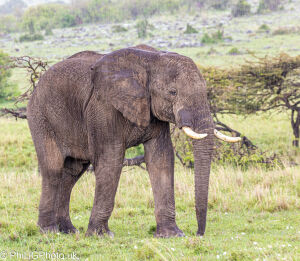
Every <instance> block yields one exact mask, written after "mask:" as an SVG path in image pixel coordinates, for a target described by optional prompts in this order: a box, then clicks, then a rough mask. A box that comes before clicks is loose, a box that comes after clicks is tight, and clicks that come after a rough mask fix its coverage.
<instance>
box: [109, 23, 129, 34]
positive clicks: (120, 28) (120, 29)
mask: <svg viewBox="0 0 300 261" xmlns="http://www.w3.org/2000/svg"><path fill="white" fill-rule="evenodd" d="M112 31H113V32H114V33H123V32H127V31H128V30H127V29H126V28H125V27H123V26H122V25H114V26H113V27H112Z"/></svg>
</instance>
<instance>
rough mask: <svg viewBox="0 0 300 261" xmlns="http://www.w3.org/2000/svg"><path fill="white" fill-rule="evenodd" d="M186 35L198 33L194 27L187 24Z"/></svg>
mask: <svg viewBox="0 0 300 261" xmlns="http://www.w3.org/2000/svg"><path fill="white" fill-rule="evenodd" d="M184 33H185V34H197V33H198V31H197V30H196V29H195V28H194V27H192V26H191V25H190V24H187V25H186V29H185V31H184Z"/></svg>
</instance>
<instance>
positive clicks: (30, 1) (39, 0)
mask: <svg viewBox="0 0 300 261" xmlns="http://www.w3.org/2000/svg"><path fill="white" fill-rule="evenodd" d="M23 1H24V2H25V3H26V4H27V5H28V6H29V5H37V4H44V3H51V2H58V0H23ZM61 1H63V2H70V1H69V0H61ZM5 2H8V0H0V5H2V4H4V3H5Z"/></svg>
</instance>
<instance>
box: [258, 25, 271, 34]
mask: <svg viewBox="0 0 300 261" xmlns="http://www.w3.org/2000/svg"><path fill="white" fill-rule="evenodd" d="M257 31H258V32H270V31H271V28H270V27H269V26H268V25H266V24H262V25H261V26H260V27H259V28H258V30H257Z"/></svg>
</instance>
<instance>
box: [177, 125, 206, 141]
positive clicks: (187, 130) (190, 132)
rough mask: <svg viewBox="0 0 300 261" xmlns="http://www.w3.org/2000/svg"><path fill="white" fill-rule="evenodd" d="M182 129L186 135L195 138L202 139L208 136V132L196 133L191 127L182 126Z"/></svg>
mask: <svg viewBox="0 0 300 261" xmlns="http://www.w3.org/2000/svg"><path fill="white" fill-rule="evenodd" d="M182 129H183V131H184V133H185V134H186V135H188V136H189V137H191V138H192V139H195V140H201V139H203V138H205V137H206V136H207V134H206V133H205V134H200V133H196V132H194V131H193V130H192V129H191V128H189V127H182Z"/></svg>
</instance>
